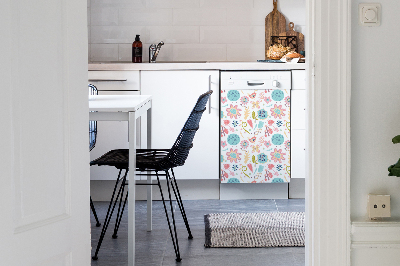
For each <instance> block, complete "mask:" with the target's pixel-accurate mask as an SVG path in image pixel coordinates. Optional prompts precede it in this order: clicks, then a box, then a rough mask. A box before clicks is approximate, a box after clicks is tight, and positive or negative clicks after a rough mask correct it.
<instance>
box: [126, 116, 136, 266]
mask: <svg viewBox="0 0 400 266" xmlns="http://www.w3.org/2000/svg"><path fill="white" fill-rule="evenodd" d="M128 123H129V169H130V171H129V187H128V189H129V194H128V195H129V196H128V266H134V265H135V197H136V188H135V183H136V180H135V169H136V116H135V112H129V121H128Z"/></svg>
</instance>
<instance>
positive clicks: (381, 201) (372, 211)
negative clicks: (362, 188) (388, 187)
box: [368, 194, 390, 219]
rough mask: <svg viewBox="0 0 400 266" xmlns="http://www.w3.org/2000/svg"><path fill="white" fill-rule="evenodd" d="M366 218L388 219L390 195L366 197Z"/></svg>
mask: <svg viewBox="0 0 400 266" xmlns="http://www.w3.org/2000/svg"><path fill="white" fill-rule="evenodd" d="M368 216H369V218H370V219H375V218H381V217H390V195H374V194H369V195H368Z"/></svg>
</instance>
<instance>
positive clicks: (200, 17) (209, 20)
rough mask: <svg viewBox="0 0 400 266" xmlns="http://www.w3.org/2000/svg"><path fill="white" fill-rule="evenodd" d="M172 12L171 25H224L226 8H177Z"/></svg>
mask: <svg viewBox="0 0 400 266" xmlns="http://www.w3.org/2000/svg"><path fill="white" fill-rule="evenodd" d="M173 12H174V13H173V25H177V26H197V25H199V26H201V25H213V26H221V25H226V9H223V8H216V9H213V8H196V9H195V8H179V9H173Z"/></svg>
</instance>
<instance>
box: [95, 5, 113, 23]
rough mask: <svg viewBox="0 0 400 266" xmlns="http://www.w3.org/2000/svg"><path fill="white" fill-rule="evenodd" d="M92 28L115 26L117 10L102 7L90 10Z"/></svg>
mask: <svg viewBox="0 0 400 266" xmlns="http://www.w3.org/2000/svg"><path fill="white" fill-rule="evenodd" d="M90 25H92V26H117V25H118V8H113V7H102V8H97V7H96V8H94V7H93V8H92V12H91V23H90Z"/></svg>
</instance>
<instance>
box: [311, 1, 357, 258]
mask: <svg viewBox="0 0 400 266" xmlns="http://www.w3.org/2000/svg"><path fill="white" fill-rule="evenodd" d="M306 12H307V22H306V23H307V35H306V36H309V37H308V38H307V43H306V47H307V50H306V58H308V59H309V60H308V61H307V71H308V73H307V84H308V92H307V93H308V95H307V101H308V105H307V106H308V110H307V111H308V112H307V130H308V132H307V146H306V147H307V149H306V150H307V156H306V157H307V167H306V171H307V175H306V176H307V178H306V265H310V266H311V265H313V266H314V265H315V266H316V265H324V266H331V265H332V266H333V265H335V266H336V265H350V232H351V231H350V229H351V220H350V94H351V0H307V7H306Z"/></svg>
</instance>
